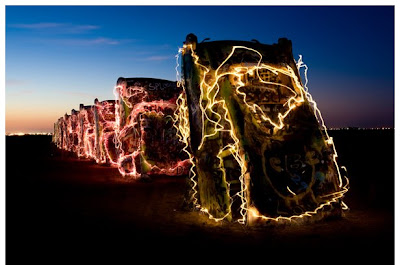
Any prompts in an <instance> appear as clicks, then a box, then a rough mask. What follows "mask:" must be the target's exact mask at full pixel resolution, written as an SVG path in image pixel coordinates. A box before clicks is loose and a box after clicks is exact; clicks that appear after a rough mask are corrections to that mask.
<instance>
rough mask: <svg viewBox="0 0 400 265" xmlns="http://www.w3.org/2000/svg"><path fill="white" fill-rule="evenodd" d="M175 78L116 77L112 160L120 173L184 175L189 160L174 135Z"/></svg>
mask: <svg viewBox="0 0 400 265" xmlns="http://www.w3.org/2000/svg"><path fill="white" fill-rule="evenodd" d="M179 94H180V89H179V88H178V87H177V86H176V82H171V81H167V80H162V79H152V78H119V79H118V81H117V86H116V87H115V95H116V97H117V99H118V102H119V104H118V105H117V107H116V120H117V123H116V126H115V127H114V129H115V135H116V146H117V149H118V150H117V153H118V154H119V156H118V160H117V161H116V163H117V165H118V169H119V171H120V173H121V174H122V175H123V176H129V177H133V178H138V177H140V176H142V175H143V174H145V175H173V176H177V175H186V174H187V172H188V168H189V167H190V161H189V160H188V158H187V155H186V153H185V152H183V151H182V147H183V145H182V144H181V142H180V141H179V139H178V138H177V136H176V128H175V127H174V119H173V118H174V112H175V110H176V100H177V98H178V96H179Z"/></svg>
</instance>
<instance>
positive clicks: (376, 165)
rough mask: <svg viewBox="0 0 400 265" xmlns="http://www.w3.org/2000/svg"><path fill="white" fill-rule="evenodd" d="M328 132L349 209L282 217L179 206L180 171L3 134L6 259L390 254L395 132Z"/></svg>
mask: <svg viewBox="0 0 400 265" xmlns="http://www.w3.org/2000/svg"><path fill="white" fill-rule="evenodd" d="M330 135H331V136H333V137H334V141H335V144H336V148H337V151H338V154H339V162H340V164H341V165H345V166H346V167H347V169H348V171H349V177H350V191H349V192H348V193H347V194H346V197H345V202H346V203H347V205H348V206H349V207H350V209H351V210H350V211H349V212H347V213H346V216H345V217H344V218H342V219H339V220H329V221H325V222H319V223H315V224H306V225H290V226H279V227H246V226H242V225H239V224H237V223H235V224H231V223H227V222H221V223H215V222H214V221H211V220H209V219H208V218H207V217H206V216H205V215H202V214H200V213H198V212H188V211H184V210H183V209H182V208H181V203H182V199H183V194H184V189H185V180H184V178H183V177H173V178H171V177H168V178H167V177H164V178H156V179H154V180H153V181H152V182H150V183H144V182H140V181H127V180H124V179H122V177H120V175H119V173H118V170H117V169H115V168H109V167H105V166H100V165H97V164H95V163H94V162H92V161H88V160H79V159H76V158H73V157H72V156H71V155H70V154H68V153H67V152H61V151H59V150H57V149H56V148H55V147H54V146H53V145H52V144H51V143H50V142H51V137H50V136H7V137H6V261H7V264H60V263H68V264H83V263H85V264H95V263H98V262H99V261H100V262H105V261H108V262H107V263H108V264H119V263H122V264H136V263H142V264H148V263H149V264H154V263H156V262H157V263H161V262H162V263H165V262H173V263H174V264H175V263H186V264H190V263H193V262H196V261H197V262H201V263H210V264H216V263H217V262H227V263H234V264H238V263H239V262H246V263H249V262H252V261H258V262H260V263H264V264H271V263H274V264H278V262H279V263H280V264H294V263H293V262H296V263H297V262H298V263H300V264H333V263H335V264H374V263H376V264H393V263H394V132H393V130H385V131H332V132H330ZM119 261H121V262H119Z"/></svg>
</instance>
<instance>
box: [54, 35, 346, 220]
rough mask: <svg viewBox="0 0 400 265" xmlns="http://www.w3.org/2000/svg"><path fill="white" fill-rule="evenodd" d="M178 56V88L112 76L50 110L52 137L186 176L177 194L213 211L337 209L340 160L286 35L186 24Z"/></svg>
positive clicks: (342, 185) (297, 215) (231, 215)
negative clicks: (70, 105)
mask: <svg viewBox="0 0 400 265" xmlns="http://www.w3.org/2000/svg"><path fill="white" fill-rule="evenodd" d="M181 59H182V60H181V72H182V80H181V81H180V85H182V87H178V86H177V83H176V82H171V81H166V80H160V79H151V78H119V79H118V81H117V85H116V87H115V95H116V100H110V101H102V102H99V101H98V100H95V104H94V105H93V106H83V105H81V106H80V109H79V111H74V110H73V111H72V113H71V115H65V116H64V117H62V118H60V119H59V120H58V122H57V123H56V124H55V128H54V130H55V133H54V139H53V140H54V142H55V143H56V144H57V145H58V146H59V147H60V148H63V149H66V150H69V151H72V152H75V153H76V154H77V155H78V156H80V157H88V158H93V159H95V160H96V161H97V162H98V163H106V164H111V165H115V166H117V167H118V169H119V171H120V173H121V174H122V175H123V176H129V177H133V178H138V177H145V176H150V175H187V176H188V179H189V180H190V181H188V183H189V185H188V186H190V187H189V189H188V192H187V194H186V196H187V197H188V199H187V201H188V202H189V204H191V206H193V208H196V209H200V210H201V211H202V212H204V213H206V214H208V215H209V217H210V218H211V219H213V220H215V221H221V220H235V221H238V222H240V223H242V224H245V223H259V222H260V223H264V222H266V223H277V222H278V223H279V222H292V221H300V220H304V221H307V220H309V219H314V218H316V219H319V218H324V217H326V216H341V215H342V213H343V211H344V210H347V209H348V207H347V205H346V204H345V203H344V202H343V197H344V194H345V193H346V192H347V191H348V188H349V182H348V178H347V177H346V169H345V168H344V167H340V166H339V165H338V163H337V161H336V158H337V154H336V149H335V146H334V143H333V139H332V138H331V137H330V136H329V135H328V133H327V130H326V127H325V125H324V122H323V119H322V116H321V113H320V112H319V110H318V108H317V106H316V103H315V102H314V101H313V99H312V96H311V95H310V93H308V90H307V88H306V87H305V86H303V85H302V83H301V79H302V78H301V76H300V68H302V67H305V66H304V65H303V64H302V61H301V58H300V60H299V61H298V62H296V61H295V60H294V58H293V53H292V43H291V41H290V40H288V39H285V38H281V39H279V40H278V43H275V44H272V45H269V44H261V43H259V42H258V41H252V42H248V41H212V42H204V41H202V42H198V41H197V37H196V36H195V35H194V34H189V35H187V37H186V41H185V43H184V46H183V48H182V49H181ZM178 105H179V106H178ZM177 109H178V110H179V111H176V112H175V110H177ZM175 117H176V119H175ZM177 131H178V133H179V134H178V135H179V136H177ZM180 140H182V141H180ZM184 143H185V144H184ZM189 155H190V158H189V157H188V156H189Z"/></svg>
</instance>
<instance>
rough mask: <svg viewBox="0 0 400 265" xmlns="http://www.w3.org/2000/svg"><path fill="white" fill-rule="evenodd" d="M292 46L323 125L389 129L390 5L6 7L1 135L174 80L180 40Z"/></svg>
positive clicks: (47, 124)
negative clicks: (119, 92) (140, 82)
mask: <svg viewBox="0 0 400 265" xmlns="http://www.w3.org/2000/svg"><path fill="white" fill-rule="evenodd" d="M188 33H194V34H196V35H197V36H198V38H199V40H200V41H201V40H203V39H204V38H210V39H211V40H225V39H231V40H251V39H257V40H259V41H260V42H262V43H269V44H272V43H276V42H277V40H278V38H280V37H286V38H288V39H290V40H292V43H293V55H294V57H295V59H297V58H298V55H299V54H301V55H303V60H304V62H305V63H306V64H307V65H308V67H309V72H308V78H309V84H308V87H309V91H310V92H311V94H312V95H313V97H314V99H315V100H316V101H317V103H318V106H319V108H320V110H321V111H322V115H323V117H324V119H325V122H326V124H327V126H328V127H344V126H359V127H381V126H390V127H393V123H394V120H393V116H394V7H391V6H386V7H383V6H380V7H378V6H370V7H361V6H355V7H350V6H347V7H343V6H342V7H340V6H325V7H307V6H303V7H298V6H297V7H296V6H284V7H279V6H251V7H250V6H247V7H240V6H236V7H232V6H213V7H210V6H148V7H145V6H6V40H5V43H6V132H10V133H11V132H18V131H22V132H33V131H43V132H51V131H52V126H53V123H54V121H56V120H57V119H58V117H60V116H62V115H63V114H64V113H66V112H68V113H69V112H70V111H71V109H73V108H75V109H77V108H78V106H79V104H80V103H84V104H93V101H94V98H96V97H97V98H99V100H105V99H113V98H114V95H113V87H114V85H115V82H116V80H117V79H118V77H120V76H123V77H153V78H164V79H170V80H175V78H176V74H175V54H176V53H177V51H178V48H179V47H181V46H182V42H183V41H184V39H185V37H186V35H187V34H188Z"/></svg>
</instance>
